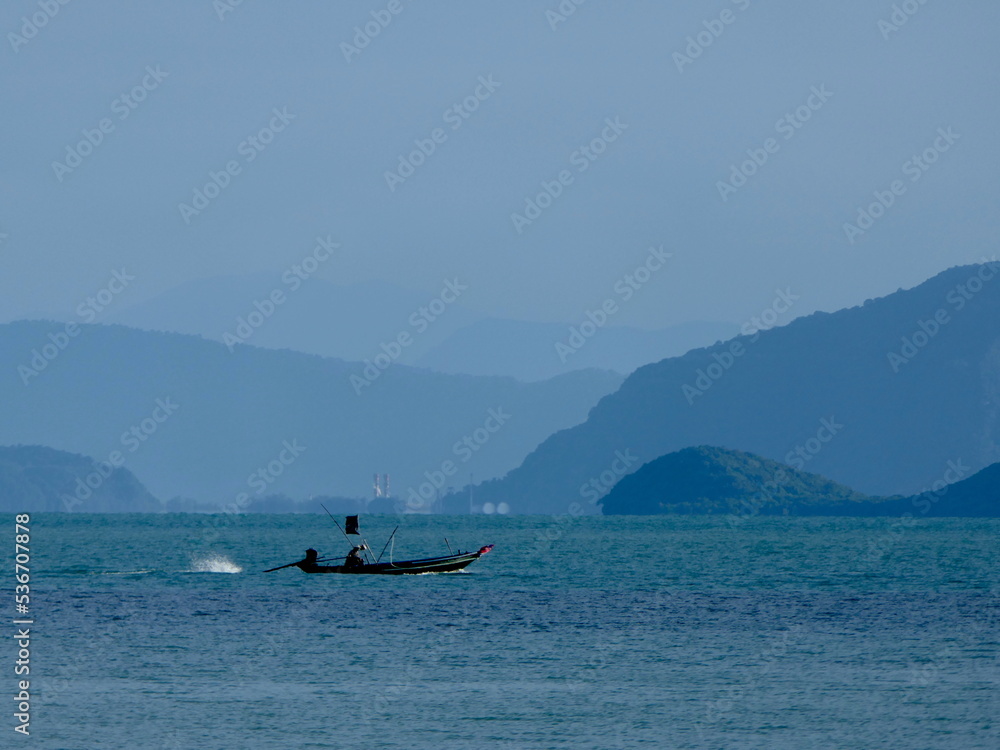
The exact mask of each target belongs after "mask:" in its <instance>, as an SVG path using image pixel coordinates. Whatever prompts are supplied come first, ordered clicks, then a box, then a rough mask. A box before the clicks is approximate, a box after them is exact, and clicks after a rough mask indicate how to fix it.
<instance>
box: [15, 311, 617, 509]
mask: <svg viewBox="0 0 1000 750" xmlns="http://www.w3.org/2000/svg"><path fill="white" fill-rule="evenodd" d="M69 330H72V331H74V332H75V334H76V335H70V334H69V333H67V331H69ZM0 361H2V362H4V363H6V364H5V366H4V367H3V368H2V369H0V414H2V415H3V419H2V420H0V444H44V445H48V446H51V447H53V448H57V449H61V450H67V451H70V452H73V453H82V454H85V455H87V456H91V457H93V458H95V459H97V460H106V458H107V457H108V456H109V455H110V454H111V453H112V452H115V451H117V452H120V453H121V454H122V455H123V457H124V466H125V468H128V469H129V470H131V471H133V472H135V474H136V475H137V476H139V477H141V479H142V481H143V482H144V483H145V484H146V485H147V486H148V487H149V488H150V491H151V492H152V493H153V494H155V495H156V496H157V497H159V498H161V499H163V500H171V499H175V498H180V499H184V498H187V499H190V500H196V501H201V502H210V503H217V504H220V505H221V504H225V503H233V502H237V501H238V500H237V499H238V498H240V497H241V496H246V497H245V499H246V502H247V503H249V502H252V501H253V500H255V499H259V498H262V497H264V496H266V495H270V494H275V493H283V494H286V495H288V496H290V497H293V498H308V497H309V496H311V495H337V496H344V497H358V496H361V497H366V496H370V494H371V487H372V483H371V477H372V474H373V473H374V472H380V473H383V474H385V473H388V474H389V475H390V482H391V488H390V491H391V492H392V493H393V494H394V495H395V496H397V497H404V498H405V497H407V496H408V490H409V489H410V488H413V490H414V492H419V493H420V495H422V497H421V500H427V499H429V498H433V497H434V495H435V493H436V492H437V491H440V492H446V491H447V489H448V487H450V486H455V487H460V486H462V485H464V484H466V483H467V482H468V481H469V480H470V477H471V476H475V477H476V478H483V477H491V476H498V475H501V474H503V473H504V472H506V471H508V470H509V469H510V468H511V467H513V466H516V465H517V464H518V463H519V462H520V461H521V460H522V459H523V458H524V456H525V455H526V454H527V453H528V452H529V451H530V450H531V449H532V448H534V447H535V446H537V445H538V443H539V442H541V441H542V440H544V439H545V437H547V436H548V435H550V434H551V433H552V432H553V431H556V430H560V429H563V428H566V427H569V426H571V425H573V424H577V423H579V422H581V421H582V420H583V419H585V418H586V415H587V411H588V410H589V409H590V408H591V407H592V406H593V405H594V404H595V403H596V402H597V400H598V399H599V398H600V397H601V396H603V395H605V394H607V393H609V392H610V391H612V390H614V389H615V388H617V387H618V385H619V384H620V382H621V379H622V378H621V376H619V375H616V374H613V373H609V372H603V371H596V370H582V371H577V372H573V373H569V374H566V375H562V376H560V377H558V378H555V379H552V380H548V381H545V382H541V383H521V382H518V381H516V380H514V379H513V378H504V377H492V378H488V377H473V376H462V375H444V374H440V373H435V372H431V371H429V370H423V369H415V368H412V367H406V366H404V365H398V364H394V365H391V366H389V367H388V369H385V370H382V369H378V368H375V367H371V368H366V365H365V364H364V363H352V362H344V361H341V360H335V359H324V358H320V357H317V356H312V355H308V354H301V353H298V352H291V351H274V350H269V349H261V348H257V347H253V346H238V347H235V349H234V351H233V352H230V351H229V350H228V349H227V347H226V346H225V345H223V344H221V343H217V342H213V341H207V340H205V339H202V338H198V337H194V336H185V335H180V334H167V333H151V332H146V331H138V330H133V329H129V328H124V327H121V326H103V325H93V326H80V327H79V328H76V327H74V328H67V325H66V324H60V323H52V322H17V323H9V324H5V325H0ZM414 502H415V503H416V502H417V501H414ZM181 507H183V505H182V506H181Z"/></svg>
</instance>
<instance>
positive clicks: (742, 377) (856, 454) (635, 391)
mask: <svg viewBox="0 0 1000 750" xmlns="http://www.w3.org/2000/svg"><path fill="white" fill-rule="evenodd" d="M998 279H1000V266H998V264H996V263H991V264H983V265H972V266H963V267H956V268H951V269H949V270H947V271H945V272H943V273H941V274H939V275H937V276H935V277H934V278H932V279H930V280H929V281H926V282H924V283H923V284H921V285H919V286H918V287H915V288H913V289H910V290H906V291H903V290H900V291H897V292H895V293H893V294H890V295H888V296H886V297H883V298H880V299H874V300H868V301H866V302H865V303H864V304H863V305H861V306H858V307H853V308H850V309H845V310H840V311H839V312H836V313H822V312H821V313H815V314H812V315H809V316H806V317H802V318H798V319H796V320H794V321H793V322H792V323H790V324H788V325H787V326H784V327H782V328H774V329H771V330H765V331H759V332H757V333H755V334H754V335H744V336H739V337H737V338H736V339H733V340H731V341H728V342H725V343H720V344H716V345H715V346H712V347H708V348H704V349H697V350H694V351H691V352H688V353H687V354H685V355H684V356H682V357H674V358H671V359H666V360H663V361H660V362H657V363H654V364H650V365H647V366H645V367H642V368H640V369H638V370H637V371H635V372H634V373H633V374H632V375H631V376H629V378H628V379H627V380H626V381H625V382H624V383H623V384H622V386H621V388H619V389H618V390H617V391H616V392H615V393H613V394H611V395H608V396H606V397H605V398H603V399H602V400H601V401H600V403H599V404H598V405H597V406H596V407H595V408H594V409H593V410H592V411H591V413H590V416H589V417H588V419H587V421H586V422H585V423H583V424H580V425H577V426H576V427H573V428H570V429H567V430H563V431H561V432H558V433H556V434H554V435H552V436H551V437H550V438H549V439H547V440H546V441H545V442H544V443H542V445H540V446H539V447H538V449H537V450H535V451H533V452H532V453H531V454H530V455H529V456H528V457H527V458H526V459H525V460H524V462H523V463H522V464H521V466H519V467H518V468H517V469H515V470H513V471H511V472H510V473H509V474H508V475H507V476H505V477H504V478H503V479H501V480H495V481H491V482H486V483H484V484H483V485H481V486H480V487H478V488H477V489H476V496H477V498H478V500H479V501H482V502H487V501H488V502H494V503H497V502H501V501H503V502H507V503H508V504H510V505H511V508H512V512H529V513H565V512H566V511H567V508H568V507H569V506H570V505H571V504H573V503H581V502H585V501H586V498H587V491H588V490H587V488H588V487H593V486H594V483H595V482H596V483H597V485H598V486H600V487H601V488H602V491H603V492H606V491H607V490H610V489H611V486H613V484H614V483H615V482H616V481H617V479H618V478H620V476H621V474H623V473H629V472H631V471H635V470H636V469H637V468H638V466H639V465H641V464H642V463H645V462H648V461H651V460H653V459H656V458H658V457H659V456H662V455H664V454H667V453H671V452H674V451H677V450H680V449H683V448H687V447H690V446H698V445H716V446H721V447H725V448H730V449H737V450H742V451H747V452H750V453H754V454H757V455H760V456H763V457H765V458H769V459H773V460H776V461H782V462H785V463H788V464H789V465H790V466H791V467H792V468H795V469H801V470H807V471H810V472H815V473H819V474H822V475H823V476H826V477H829V478H830V479H832V480H833V481H835V482H838V483H842V484H844V485H847V486H849V487H851V488H853V489H855V490H857V491H859V492H862V493H865V494H869V495H897V494H906V495H908V494H912V493H916V492H920V491H921V490H922V488H924V487H926V486H931V485H933V484H934V483H935V482H937V481H940V480H941V478H942V477H943V476H945V474H946V473H947V472H948V470H949V466H950V465H951V464H953V463H955V462H961V463H962V464H963V465H964V466H967V467H969V470H970V472H974V471H977V470H979V469H982V468H984V467H985V466H987V465H989V464H992V463H994V462H996V461H998V460H1000V444H998V443H1000V440H998V439H1000V434H998V427H1000V425H998V417H1000V280H998ZM623 452H628V454H629V455H634V456H635V460H634V461H633V462H631V465H630V466H628V467H625V466H624V465H623V463H622V462H621V461H618V466H617V467H616V456H617V455H619V454H622V453H623ZM950 462H951V464H950ZM613 467H614V468H613ZM619 469H620V471H619ZM602 477H603V478H602Z"/></svg>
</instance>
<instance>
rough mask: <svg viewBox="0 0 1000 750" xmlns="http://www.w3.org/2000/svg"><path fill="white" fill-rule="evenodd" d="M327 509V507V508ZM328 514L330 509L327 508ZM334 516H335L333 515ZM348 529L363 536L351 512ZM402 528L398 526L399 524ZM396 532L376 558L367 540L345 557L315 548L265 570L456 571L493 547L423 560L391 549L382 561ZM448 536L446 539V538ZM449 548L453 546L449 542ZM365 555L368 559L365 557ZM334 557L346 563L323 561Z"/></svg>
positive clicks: (402, 573)
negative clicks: (327, 554)
mask: <svg viewBox="0 0 1000 750" xmlns="http://www.w3.org/2000/svg"><path fill="white" fill-rule="evenodd" d="M324 510H326V508H324ZM327 513H328V514H329V511H327ZM330 517H331V518H333V516H332V515H331V516H330ZM334 523H337V520H336V519H334ZM346 526H347V531H344V530H343V529H340V530H341V532H343V534H344V536H345V538H347V539H348V541H349V540H350V537H349V536H348V534H356V535H359V536H360V532H359V531H358V517H357V516H348V517H347V523H346ZM337 527H338V528H340V524H339V523H337ZM396 528H397V529H398V528H399V527H398V526H397V527H396ZM395 535H396V529H393V531H392V534H391V535H390V536H389V540H388V541H387V542H386V543H385V547H383V548H382V554H380V555H379V556H378V559H377V560H375V559H373V557H374V556H372V555H371V554H370V551H369V547H368V543H367V542H365V543H363V544H360V545H358V546H356V547H354V549H352V550H351V552H350V554H348V555H346V556H345V557H338V558H320V557H319V554H318V553H317V552H316V550H314V549H308V550H306V556H305V558H303V559H302V560H299V561H298V562H293V563H288V564H287V565H279V566H278V567H277V568H271V569H270V570H265V571H264V572H265V573H270V572H272V571H275V570H282V569H284V568H298V569H299V570H301V571H302V572H304V573H348V574H351V575H354V574H363V575H404V574H411V575H413V574H417V573H453V572H455V571H456V570H462V569H463V568H465V567H466V566H468V565H470V564H472V563H474V562H475V561H476V560H478V559H479V558H480V557H482V556H483V555H485V554H487V553H489V551H490V550H492V549H493V545H492V544H487V545H486V546H485V547H480V548H479V549H478V550H477V551H476V552H462V551H461V550H459V551H458V552H457V553H453V554H450V555H444V556H442V557H425V558H422V559H420V560H393V559H392V553H391V552H390V553H389V562H382V561H381V560H382V555H384V554H385V550H386V547H388V546H389V543H390V542H391V541H392V540H393V538H394V537H395ZM447 541H448V540H447V539H446V540H445V542H447ZM449 549H450V546H449ZM366 555H367V556H368V559H366ZM333 560H343V563H341V564H338V565H323V564H322V563H328V562H333Z"/></svg>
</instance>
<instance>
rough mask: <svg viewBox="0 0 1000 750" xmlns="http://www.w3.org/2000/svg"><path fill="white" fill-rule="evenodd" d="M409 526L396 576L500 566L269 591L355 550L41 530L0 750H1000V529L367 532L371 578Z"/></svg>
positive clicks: (193, 519)
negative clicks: (436, 565) (308, 564)
mask: <svg viewBox="0 0 1000 750" xmlns="http://www.w3.org/2000/svg"><path fill="white" fill-rule="evenodd" d="M5 519H6V520H7V521H8V523H7V527H8V532H7V533H8V534H9V540H10V542H9V543H8V544H7V545H6V546H7V547H8V548H12V547H13V541H14V540H13V534H14V530H13V523H14V521H13V517H12V516H5ZM396 524H399V525H400V529H399V531H398V532H397V534H396V544H395V548H394V555H395V558H396V559H405V558H407V557H421V556H427V555H437V554H445V553H447V547H446V545H445V541H444V539H445V537H447V538H448V540H449V542H450V544H451V546H452V548H455V549H457V548H459V547H460V548H461V549H463V550H465V549H472V550H475V549H478V548H479V547H480V546H482V545H484V544H488V543H493V544H495V545H496V548H495V549H494V551H493V552H492V553H491V554H489V555H487V556H485V557H483V558H482V559H481V560H479V561H477V562H476V563H474V564H473V565H472V566H471V567H470V568H469V569H468V570H467V571H466V572H464V573H458V574H450V575H425V576H404V577H389V576H384V577H383V576H338V575H332V576H309V575H306V574H304V573H302V572H300V571H298V570H297V569H291V570H282V571H277V572H274V573H267V574H263V573H261V572H260V571H261V570H263V569H264V568H269V567H273V566H276V565H280V564H283V563H286V562H292V561H294V560H298V559H300V558H301V557H302V554H303V551H304V550H305V549H306V548H307V547H309V546H313V547H316V548H317V549H319V550H320V552H321V553H325V554H333V553H336V554H344V552H346V550H347V545H346V543H345V542H344V540H343V537H341V536H340V532H338V531H337V529H336V528H335V527H334V526H333V524H332V522H330V520H329V519H327V518H326V517H325V516H301V515H300V516H238V517H235V516H198V515H84V514H64V515H55V514H35V515H34V516H33V517H32V522H31V557H32V561H31V569H32V581H31V585H32V601H31V616H33V617H34V619H35V624H34V625H33V626H32V646H31V648H32V654H31V676H30V679H31V686H32V705H31V711H32V720H31V726H30V730H31V736H30V738H25V737H22V736H21V735H18V734H16V733H14V732H13V726H14V720H13V718H12V716H11V713H12V712H11V711H10V705H8V710H6V711H4V714H5V715H6V716H7V719H5V723H6V725H7V726H5V727H4V728H3V732H4V734H5V736H6V739H5V740H4V742H3V743H0V745H2V746H3V747H33V748H74V749H75V748H86V749H88V750H89V749H90V748H163V749H170V748H183V749H184V750H187V749H188V748H192V749H193V748H199V749H200V748H220V749H223V748H224V749H226V750H229V749H233V748H280V749H281V750H287V749H288V748H342V747H352V748H365V749H371V750H376V749H380V748H394V749H395V748H399V750H420V749H422V748H455V749H456V750H467V749H471V748H486V747H488V748H496V749H497V750H500V749H505V748H506V749H510V750H515V749H516V750H522V749H524V750H527V749H529V748H530V749H535V748H538V749H543V748H544V749H548V748H574V749H580V748H600V749H601V750H605V749H612V748H642V747H650V748H794V749H795V750H803V749H806V748H809V749H811V748H845V749H858V750H861V749H868V748H894V749H896V748H963V749H965V750H971V749H972V748H983V749H984V750H985V749H987V748H988V749H989V750H996V748H997V747H1000V684H998V683H1000V661H998V654H1000V644H998V641H1000V638H998V632H1000V562H998V550H1000V547H998V532H1000V521H993V520H985V521H984V520H957V519H956V520H953V519H943V520H920V521H918V522H913V523H902V522H900V521H899V520H893V519H870V520H869V519H822V518H821V519H787V518H784V519H782V518H778V519H775V518H767V519H725V518H615V517H612V518H600V517H596V518H595V517H586V518H575V519H571V518H568V517H566V518H552V517H496V516H491V517H487V516H477V517H447V516H438V517H417V516H398V517H397V516H370V517H363V518H362V531H363V532H364V535H365V537H366V538H367V539H368V541H369V543H370V545H371V546H372V547H373V548H374V549H375V551H376V553H377V552H378V550H379V549H381V546H382V544H383V543H384V541H385V539H386V538H387V537H388V535H389V533H390V532H391V531H392V529H393V527H394V526H395V525H396ZM387 554H388V553H387ZM8 560H9V564H8V570H9V571H10V572H9V573H8V574H7V575H9V576H10V578H11V579H12V577H13V556H12V555H11V556H10V557H9V558H8ZM9 589H10V590H11V591H12V590H13V581H12V580H10V584H9ZM5 606H6V607H7V608H8V612H10V613H13V602H10V603H9V604H8V605H5ZM8 623H9V620H8ZM7 627H8V628H9V629H10V630H11V631H13V627H14V626H12V625H10V624H8V626H7ZM6 640H7V641H8V647H7V648H5V649H4V653H6V654H7V656H6V657H4V658H5V659H7V660H8V662H10V665H4V666H3V668H2V670H0V671H2V673H3V674H4V675H6V676H5V677H4V692H5V693H11V694H12V693H13V692H14V690H15V677H14V675H13V661H14V659H15V648H14V647H13V644H12V639H11V638H8V639H6ZM8 703H9V704H10V703H12V701H10V700H9V698H8Z"/></svg>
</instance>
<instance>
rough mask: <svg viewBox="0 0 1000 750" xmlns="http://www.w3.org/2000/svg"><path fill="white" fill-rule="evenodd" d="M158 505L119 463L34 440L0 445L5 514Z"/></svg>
mask: <svg viewBox="0 0 1000 750" xmlns="http://www.w3.org/2000/svg"><path fill="white" fill-rule="evenodd" d="M162 509H163V506H162V505H161V504H160V502H159V501H157V499H156V498H155V497H153V496H152V495H151V494H150V493H149V490H147V489H146V488H145V487H144V486H143V484H142V483H141V482H140V481H139V480H138V479H136V478H135V475H133V474H132V472H130V471H129V470H128V469H125V468H122V467H121V466H115V465H113V464H112V463H104V464H99V463H98V462H96V461H94V459H92V458H89V457H87V456H80V455H76V454H73V453H66V452H65V451H57V450H53V449H52V448H47V447H43V446H38V445H16V446H0V511H3V512H5V513H24V512H32V513H34V512H41V511H78V510H79V511H84V510H85V511H87V512H90V513H108V512H115V511H121V510H131V511H134V512H136V513H155V512H158V511H160V510H162Z"/></svg>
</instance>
